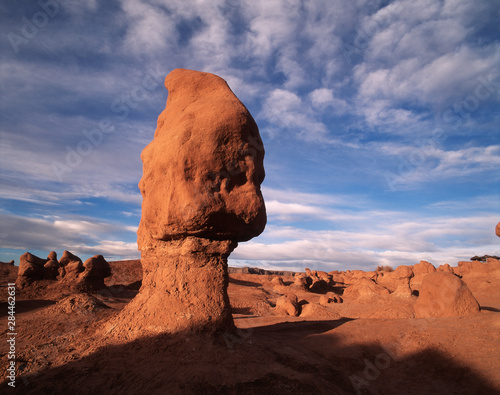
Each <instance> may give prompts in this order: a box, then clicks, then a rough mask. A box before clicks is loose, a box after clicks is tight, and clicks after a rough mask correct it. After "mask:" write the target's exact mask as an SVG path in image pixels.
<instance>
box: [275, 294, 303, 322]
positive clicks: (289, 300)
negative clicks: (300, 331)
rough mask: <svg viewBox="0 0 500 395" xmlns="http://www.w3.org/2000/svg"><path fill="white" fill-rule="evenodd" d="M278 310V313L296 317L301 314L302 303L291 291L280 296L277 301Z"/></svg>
mask: <svg viewBox="0 0 500 395" xmlns="http://www.w3.org/2000/svg"><path fill="white" fill-rule="evenodd" d="M276 310H277V313H278V315H291V316H292V317H296V316H298V315H299V314H300V311H301V309H300V305H299V302H298V300H297V295H295V294H292V293H289V294H287V295H283V296H280V297H279V298H278V300H277V301H276Z"/></svg>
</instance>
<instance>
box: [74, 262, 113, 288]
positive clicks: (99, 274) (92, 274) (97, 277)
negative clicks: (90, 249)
mask: <svg viewBox="0 0 500 395" xmlns="http://www.w3.org/2000/svg"><path fill="white" fill-rule="evenodd" d="M83 268H84V271H83V272H82V273H80V274H79V276H78V281H79V282H80V283H81V284H82V285H83V286H84V288H85V289H87V290H90V291H97V290H99V289H102V288H104V287H105V284H104V279H105V278H106V277H109V276H111V268H110V266H109V264H108V262H107V261H106V260H105V259H104V257H103V256H102V255H95V256H93V257H91V258H89V259H87V260H86V261H85V262H84V263H83Z"/></svg>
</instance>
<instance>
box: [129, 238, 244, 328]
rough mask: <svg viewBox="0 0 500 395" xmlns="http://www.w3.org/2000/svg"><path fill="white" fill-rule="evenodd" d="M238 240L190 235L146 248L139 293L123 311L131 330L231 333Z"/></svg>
mask: <svg viewBox="0 0 500 395" xmlns="http://www.w3.org/2000/svg"><path fill="white" fill-rule="evenodd" d="M236 246H237V243H235V242H232V241H228V240H224V241H218V240H207V239H202V238H198V237H187V238H186V239H182V240H173V241H166V242H164V241H159V242H157V243H156V244H154V245H152V246H151V247H149V248H147V249H144V250H142V254H141V263H142V266H143V271H144V276H143V280H142V287H141V289H140V292H139V294H138V295H137V296H136V297H135V298H134V299H133V300H132V302H131V303H129V304H128V305H127V306H126V307H125V309H124V311H123V314H124V315H125V316H127V317H129V320H128V321H122V322H121V324H120V325H121V326H123V327H124V328H126V330H127V331H128V332H131V333H134V332H135V333H134V334H140V333H144V332H150V333H161V332H178V331H182V330H194V331H205V332H207V331H208V332H215V331H221V330H222V331H232V330H233V329H234V324H233V318H232V315H231V306H230V305H229V297H228V295H227V286H228V280H229V277H228V273H227V257H228V256H229V254H230V253H231V252H232V251H233V249H234V248H235V247H236Z"/></svg>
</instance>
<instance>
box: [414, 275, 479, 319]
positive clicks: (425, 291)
mask: <svg viewBox="0 0 500 395" xmlns="http://www.w3.org/2000/svg"><path fill="white" fill-rule="evenodd" d="M479 310H480V308H479V303H478V302H477V300H476V299H475V298H474V296H473V295H472V293H471V291H470V290H469V288H468V287H467V284H465V283H464V282H463V281H462V280H461V279H460V278H458V277H457V276H455V275H454V274H451V273H447V272H434V273H430V274H428V275H427V276H426V277H425V278H424V279H423V281H422V285H421V287H420V292H419V297H418V300H417V302H416V303H415V316H416V317H417V318H425V317H452V316H465V315H471V314H476V313H477V312H479Z"/></svg>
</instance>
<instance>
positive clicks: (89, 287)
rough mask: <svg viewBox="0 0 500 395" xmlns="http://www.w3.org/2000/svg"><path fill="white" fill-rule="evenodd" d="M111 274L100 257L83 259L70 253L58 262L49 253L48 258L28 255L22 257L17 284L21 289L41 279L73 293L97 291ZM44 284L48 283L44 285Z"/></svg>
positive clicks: (27, 253)
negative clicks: (83, 261)
mask: <svg viewBox="0 0 500 395" xmlns="http://www.w3.org/2000/svg"><path fill="white" fill-rule="evenodd" d="M110 275H111V270H110V267H109V265H108V263H107V262H106V260H105V259H104V258H103V256H102V255H96V256H94V257H92V258H89V259H87V261H85V264H83V263H82V260H81V259H80V258H79V257H77V256H76V255H73V254H72V253H71V252H69V251H64V253H63V255H62V257H61V259H60V260H59V262H58V261H57V254H56V253H55V252H54V251H52V252H50V253H49V255H48V257H47V259H42V258H39V257H37V256H36V255H33V254H31V253H29V252H26V253H24V254H23V255H21V257H20V260H19V271H18V276H17V280H16V284H17V286H18V287H19V288H20V289H23V288H26V287H28V286H31V285H39V282H41V281H42V280H50V281H49V284H50V283H57V284H58V285H60V286H62V287H67V288H70V289H73V290H74V291H98V290H99V289H102V288H104V287H105V285H104V279H105V278H106V277H109V276H110ZM45 285H47V284H45Z"/></svg>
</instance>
